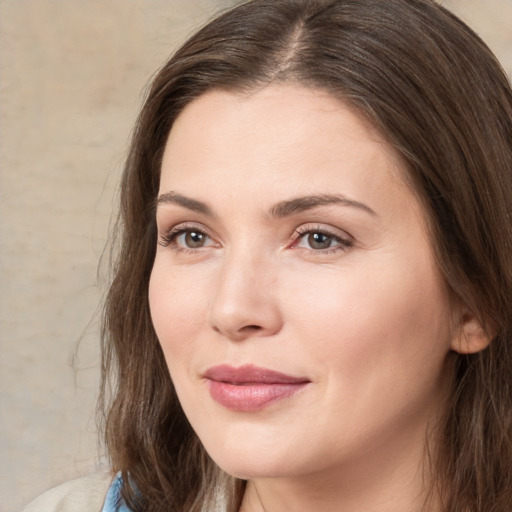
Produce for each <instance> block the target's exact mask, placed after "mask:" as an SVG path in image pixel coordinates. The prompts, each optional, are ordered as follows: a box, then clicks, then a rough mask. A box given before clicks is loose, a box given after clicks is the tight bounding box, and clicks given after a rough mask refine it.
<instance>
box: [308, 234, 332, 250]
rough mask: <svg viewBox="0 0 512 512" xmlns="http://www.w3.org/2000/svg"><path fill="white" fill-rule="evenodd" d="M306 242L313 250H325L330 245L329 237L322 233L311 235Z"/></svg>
mask: <svg viewBox="0 0 512 512" xmlns="http://www.w3.org/2000/svg"><path fill="white" fill-rule="evenodd" d="M308 242H309V245H310V247H312V248H313V249H327V248H328V247H330V245H331V237H330V236H328V235H324V234H323V233H311V234H310V235H309V237H308Z"/></svg>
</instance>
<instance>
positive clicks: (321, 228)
mask: <svg viewBox="0 0 512 512" xmlns="http://www.w3.org/2000/svg"><path fill="white" fill-rule="evenodd" d="M311 233H321V234H323V235H327V236H329V237H331V238H333V239H335V240H337V241H338V245H337V246H334V247H329V248H326V249H312V248H311V249H308V248H298V247H296V244H297V243H298V241H300V240H301V239H302V238H303V237H304V236H305V235H307V234H311ZM353 245H354V238H353V237H352V236H351V235H350V234H349V233H347V232H346V231H344V230H341V229H338V228H333V227H330V226H326V225H321V224H318V223H311V224H302V225H300V226H299V227H297V228H295V230H294V233H293V235H292V244H291V248H293V249H304V250H306V251H309V252H312V253H316V254H326V253H332V252H336V251H339V250H347V249H348V248H350V247H352V246H353Z"/></svg>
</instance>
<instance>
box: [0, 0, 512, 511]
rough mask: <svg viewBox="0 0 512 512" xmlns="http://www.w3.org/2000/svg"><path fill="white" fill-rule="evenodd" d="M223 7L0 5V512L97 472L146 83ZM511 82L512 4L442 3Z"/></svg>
mask: <svg viewBox="0 0 512 512" xmlns="http://www.w3.org/2000/svg"><path fill="white" fill-rule="evenodd" d="M233 3H235V2H234V0H87V1H85V0H0V512H15V511H17V510H19V509H20V508H21V507H22V506H23V505H24V504H26V503H27V502H28V501H29V500H30V499H31V498H33V497H34V496H35V495H37V494H39V493H41V492H42V491H44V490H45V489H47V488H49V487H51V486H54V485H56V484H58V483H60V482H62V481H65V480H69V479H71V478H74V477H76V476H79V475H82V474H86V473H90V472H92V471H94V470H95V469H98V468H100V467H101V466H102V464H103V461H102V457H101V455H100V453H99V451H98V447H97V429H96V425H95V401H96V394H97V388H98V378H99V371H98V367H99V353H98V345H99V341H98V340H99V337H98V318H97V311H98V306H99V304H100V302H101V297H102V295H103V293H104V292H105V283H104V280H103V279H102V278H101V277H100V278H98V276H97V268H98V261H99V259H100V257H101V255H102V251H103V248H104V244H105V241H106V238H107V234H108V229H109V224H110V219H111V212H112V209H113V206H114V205H115V204H116V192H115V191H116V186H117V184H118V181H119V177H120V171H121V168H122V162H123V158H124V154H125V151H126V147H127V143H128V139H129V134H130V130H131V127H132V124H133V122H134V120H135V117H136V115H137V111H138V109H139V107H140V104H141V99H142V93H143V90H144V87H145V86H146V84H147V82H148V80H149V78H150V76H151V75H152V74H153V73H154V71H155V70H156V69H157V68H158V67H159V66H160V65H161V64H162V63H163V62H164V60H165V59H166V58H167V57H168V56H169V54H170V53H171V52H172V51H173V49H175V48H176V46H177V45H178V44H179V43H180V42H183V41H184V40H185V38H186V37H187V35H189V34H190V33H191V32H192V31H194V29H196V28H198V27H199V26H201V25H202V24H203V23H204V22H205V21H206V20H207V19H209V18H211V17H212V16H213V15H214V13H216V12H218V11H219V10H220V9H224V8H227V7H228V6H230V5H232V4H233ZM442 3H443V4H444V5H446V6H447V7H448V8H450V9H452V10H453V11H454V12H456V13H457V14H459V15H460V16H461V17H462V18H463V19H464V20H465V21H466V22H467V23H468V24H469V25H470V26H472V27H473V28H474V29H475V30H476V31H477V32H478V33H479V34H480V35H481V36H482V37H483V39H484V40H485V41H487V43H488V44H489V45H490V46H491V48H492V49H493V50H494V51H495V53H496V54H497V55H498V57H499V58H500V60H501V62H502V64H503V66H504V68H505V69H506V71H507V73H508V74H509V76H511V75H512V0H446V1H444V2H442Z"/></svg>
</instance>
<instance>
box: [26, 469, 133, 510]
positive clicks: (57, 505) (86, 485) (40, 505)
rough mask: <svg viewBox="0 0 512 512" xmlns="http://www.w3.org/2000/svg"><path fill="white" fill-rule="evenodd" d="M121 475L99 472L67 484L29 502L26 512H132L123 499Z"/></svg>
mask: <svg viewBox="0 0 512 512" xmlns="http://www.w3.org/2000/svg"><path fill="white" fill-rule="evenodd" d="M122 487H123V480H122V478H121V475H120V474H117V475H116V476H115V477H114V478H112V474H110V473H96V474H93V475H89V476H86V477H83V478H78V479H76V480H72V481H70V482H66V483H64V484H62V485H59V486H58V487H55V488H54V489H50V490H49V491H47V492H45V493H44V494H42V495H41V496H39V497H38V498H36V499H35V500H34V501H32V502H31V503H29V504H28V505H27V506H26V507H25V508H24V509H23V512H131V511H130V509H129V508H128V507H127V506H126V503H125V502H124V500H123V498H122V497H121V489H122Z"/></svg>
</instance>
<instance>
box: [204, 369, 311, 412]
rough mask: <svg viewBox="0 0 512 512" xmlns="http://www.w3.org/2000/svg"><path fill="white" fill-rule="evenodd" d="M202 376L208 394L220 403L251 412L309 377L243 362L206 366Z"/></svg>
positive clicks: (296, 388)
mask: <svg viewBox="0 0 512 512" xmlns="http://www.w3.org/2000/svg"><path fill="white" fill-rule="evenodd" d="M204 378H205V379H206V380H207V382H208V387H209V391H210V396H211V397H212V398H213V400H214V401H216V402H217V403H218V404H220V405H222V406H223V407H225V408H227V409H230V410H232V411H237V412H254V411H258V410H261V409H263V408H265V407H267V406H269V405H270V404H272V403H274V402H276V401H279V400H282V399H285V398H288V397H290V396H291V395H294V394H295V393H297V392H298V391H300V390H302V389H303V388H304V387H305V386H307V385H308V384H309V383H310V381H309V380H308V379H306V378H304V377H295V376H291V375H286V374H284V373H280V372H276V371H274V370H269V369H267V368H260V367H257V366H253V365H244V366H240V367H238V368H235V367H232V366H228V365H221V366H215V367H212V368H210V369H208V370H207V371H206V372H205V374H204Z"/></svg>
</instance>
